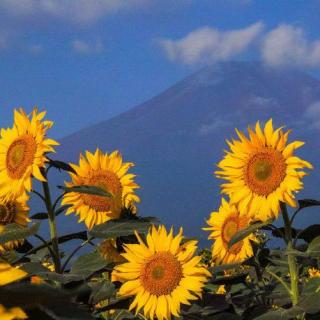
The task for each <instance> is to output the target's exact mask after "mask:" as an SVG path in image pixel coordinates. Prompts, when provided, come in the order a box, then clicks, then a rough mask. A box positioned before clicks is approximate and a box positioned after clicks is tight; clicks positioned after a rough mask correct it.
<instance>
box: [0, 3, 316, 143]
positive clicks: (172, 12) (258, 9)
mask: <svg viewBox="0 0 320 320" xmlns="http://www.w3.org/2000/svg"><path fill="white" fill-rule="evenodd" d="M319 9H320V1H319V0H315V1H311V0H309V1H295V0H287V1H284V0H282V1H281V0H280V1H279V0H269V1H262V0H261V1H258V0H257V1H254V0H224V1H222V0H221V1H218V0H130V1H127V0H91V1H87V0H77V1H70V2H68V1H64V0H1V1H0V88H1V90H0V127H7V126H10V125H11V122H12V109H13V108H14V107H18V106H24V107H25V108H26V109H27V110H31V107H32V106H33V105H38V106H39V107H40V109H46V110H47V111H48V118H50V119H52V120H54V121H55V122H56V124H55V127H54V128H53V129H52V134H53V136H54V137H56V138H60V137H63V136H65V135H67V134H70V133H72V132H74V131H77V130H79V129H81V128H83V127H86V126H89V125H92V124H95V123H97V122H100V121H102V120H105V119H108V118H110V117H112V116H114V115H117V114H119V113H121V112H123V111H125V110H127V109H129V108H131V107H133V106H134V105H136V104H138V103H140V102H143V101H145V100H146V99H148V98H151V97H152V96H154V95H156V94H158V93H160V92H161V91H163V90H164V89H166V88H167V87H169V86H171V85H172V84H174V83H175V82H176V81H178V80H180V79H182V78H184V77H185V76H186V75H188V74H190V73H192V72H193V71H196V70H198V69H200V68H201V67H203V66H205V65H208V64H214V63H218V62H219V61H224V60H231V59H232V60H262V61H263V62H264V63H266V64H270V65H272V66H274V67H278V68H287V67H295V68H302V69H304V70H306V71H307V72H310V73H312V74H314V75H316V76H318V75H319V69H320V33H319V30H320V20H319Z"/></svg>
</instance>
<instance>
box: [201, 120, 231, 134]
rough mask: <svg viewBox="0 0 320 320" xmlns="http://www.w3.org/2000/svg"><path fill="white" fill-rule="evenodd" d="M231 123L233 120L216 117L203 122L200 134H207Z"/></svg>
mask: <svg viewBox="0 0 320 320" xmlns="http://www.w3.org/2000/svg"><path fill="white" fill-rule="evenodd" d="M231 125H232V121H230V120H226V119H223V118H222V117H216V118H215V119H214V120H213V121H212V122H210V123H205V124H202V125H201V126H200V128H199V130H198V134H199V135H200V136H206V135H208V134H211V133H213V132H217V131H218V130H221V129H223V128H225V127H229V126H231Z"/></svg>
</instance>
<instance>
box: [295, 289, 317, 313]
mask: <svg viewBox="0 0 320 320" xmlns="http://www.w3.org/2000/svg"><path fill="white" fill-rule="evenodd" d="M298 306H299V307H300V308H302V309H303V310H304V311H305V312H307V313H310V314H314V313H317V312H319V311H320V293H319V292H315V293H311V294H308V295H303V296H301V297H300V301H299V303H298Z"/></svg>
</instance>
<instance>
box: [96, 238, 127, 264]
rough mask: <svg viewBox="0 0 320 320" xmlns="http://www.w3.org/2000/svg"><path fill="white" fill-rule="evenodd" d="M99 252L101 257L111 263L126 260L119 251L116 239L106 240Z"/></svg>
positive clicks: (100, 246)
mask: <svg viewBox="0 0 320 320" xmlns="http://www.w3.org/2000/svg"><path fill="white" fill-rule="evenodd" d="M99 252H100V254H101V256H102V257H103V258H104V259H106V260H107V261H109V262H113V263H120V262H124V261H125V259H124V258H123V257H122V255H121V253H120V252H119V251H118V249H117V245H116V241H115V240H114V239H106V240H104V241H102V242H101V243H100V245H99Z"/></svg>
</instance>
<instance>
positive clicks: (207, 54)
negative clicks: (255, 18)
mask: <svg viewBox="0 0 320 320" xmlns="http://www.w3.org/2000/svg"><path fill="white" fill-rule="evenodd" d="M262 29H263V24H262V23H261V22H258V23H255V24H252V25H250V26H249V27H246V28H244V29H238V30H231V31H219V30H217V29H213V28H210V27H203V28H200V29H197V30H194V31H192V32H190V33H189V34H187V35H186V36H185V37H183V38H182V39H179V40H171V39H160V40H159V43H160V45H161V46H162V48H163V49H164V50H165V53H166V55H167V57H168V58H169V59H170V60H171V61H177V62H180V63H183V64H188V65H192V64H198V63H201V64H203V63H205V64H208V63H212V62H216V61H221V60H227V59H229V58H231V57H233V56H235V55H238V54H239V53H241V52H243V51H244V50H245V49H247V48H248V46H249V45H250V44H251V43H252V42H253V41H254V40H255V39H256V37H257V36H258V35H259V34H260V33H261V31H262Z"/></svg>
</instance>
